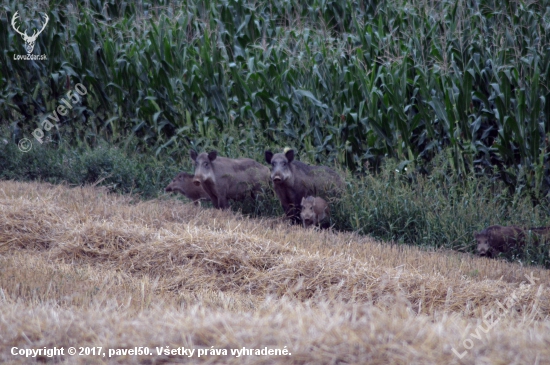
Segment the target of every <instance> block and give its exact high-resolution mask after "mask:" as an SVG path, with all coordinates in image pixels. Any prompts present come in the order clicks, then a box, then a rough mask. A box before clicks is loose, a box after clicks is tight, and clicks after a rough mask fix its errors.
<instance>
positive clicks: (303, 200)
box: [300, 197, 306, 205]
mask: <svg viewBox="0 0 550 365" xmlns="http://www.w3.org/2000/svg"><path fill="white" fill-rule="evenodd" d="M305 201H306V200H305V199H304V197H302V202H301V203H300V204H301V205H304V202H305Z"/></svg>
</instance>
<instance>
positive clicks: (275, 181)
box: [271, 174, 283, 184]
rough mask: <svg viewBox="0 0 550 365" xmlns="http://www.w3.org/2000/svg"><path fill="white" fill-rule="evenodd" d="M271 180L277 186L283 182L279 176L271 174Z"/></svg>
mask: <svg viewBox="0 0 550 365" xmlns="http://www.w3.org/2000/svg"><path fill="white" fill-rule="evenodd" d="M271 180H273V182H274V183H276V184H278V183H280V182H282V181H283V178H282V177H281V175H279V174H273V175H271Z"/></svg>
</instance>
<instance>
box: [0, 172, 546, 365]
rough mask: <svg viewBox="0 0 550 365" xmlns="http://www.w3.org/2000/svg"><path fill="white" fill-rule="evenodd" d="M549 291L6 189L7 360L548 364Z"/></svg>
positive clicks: (0, 356) (411, 261)
mask: <svg viewBox="0 0 550 365" xmlns="http://www.w3.org/2000/svg"><path fill="white" fill-rule="evenodd" d="M526 275H527V276H529V277H530V281H529V280H528V279H527V278H526ZM549 286H550V275H549V272H548V271H547V270H544V269H539V268H533V267H525V268H524V267H521V266H519V265H517V264H510V263H507V262H503V261H497V260H490V259H485V258H477V257H473V256H470V255H466V254H461V253H457V252H449V251H441V252H428V251H426V250H421V249H419V248H415V247H409V246H397V245H391V244H389V243H381V242H376V241H374V240H372V239H370V238H368V237H361V236H357V235H354V234H350V233H331V232H317V231H313V230H311V231H306V230H303V229H302V228H301V227H297V226H292V227H291V226H288V225H286V224H285V223H284V222H282V221H281V220H276V219H266V220H252V219H248V218H245V217H243V216H240V215H238V214H235V213H233V212H228V211H225V212H222V211H217V210H214V209H206V208H201V207H196V206H194V205H193V204H183V203H182V202H181V201H177V200H172V199H167V200H155V201H147V202H141V201H132V200H131V198H130V197H127V196H119V195H111V194H108V193H106V192H105V191H104V190H101V189H98V188H92V187H90V188H69V187H67V186H53V185H48V184H38V183H17V182H6V181H4V182H0V308H1V311H0V346H1V351H0V362H6V363H13V364H19V363H21V364H27V363H35V362H44V361H49V362H53V363H70V364H119V363H120V364H167V363H183V362H185V363H190V364H193V363H224V364H237V363H238V364H241V363H244V364H367V363H368V364H548V363H550V321H549V319H548V315H549V313H550V302H549V298H550V293H549V291H548V287H549ZM71 347H73V348H74V349H75V350H76V352H77V353H76V355H70V354H68V351H69V349H70V348H71ZM54 348H57V349H59V350H58V353H57V354H55V355H54V356H53V357H48V355H49V354H48V353H47V352H46V351H44V349H47V350H50V349H54ZM39 349H42V352H40V353H38V351H37V350H39ZM60 349H63V354H60V353H59V352H60V351H61V350H60ZM27 350H35V351H34V352H33V351H27ZM135 353H145V354H144V355H136V354H135ZM147 353H148V354H147ZM25 354H29V357H26V356H25ZM50 354H52V353H50ZM33 356H34V357H33Z"/></svg>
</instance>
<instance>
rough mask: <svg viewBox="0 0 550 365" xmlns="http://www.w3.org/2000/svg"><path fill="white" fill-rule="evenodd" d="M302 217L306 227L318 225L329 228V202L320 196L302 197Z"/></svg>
mask: <svg viewBox="0 0 550 365" xmlns="http://www.w3.org/2000/svg"><path fill="white" fill-rule="evenodd" d="M300 218H302V223H303V224H304V228H308V227H310V226H317V225H320V226H321V227H322V228H328V226H329V225H330V212H329V209H328V203H327V202H326V200H325V199H323V198H320V197H318V196H317V197H312V196H308V197H307V198H302V203H301V212H300Z"/></svg>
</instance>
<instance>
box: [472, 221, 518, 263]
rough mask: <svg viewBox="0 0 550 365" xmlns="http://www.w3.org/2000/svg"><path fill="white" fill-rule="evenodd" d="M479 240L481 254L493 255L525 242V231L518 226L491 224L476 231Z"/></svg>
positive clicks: (478, 245)
mask: <svg viewBox="0 0 550 365" xmlns="http://www.w3.org/2000/svg"><path fill="white" fill-rule="evenodd" d="M474 238H475V239H476V241H477V253H478V254H479V255H480V256H489V257H493V256H496V255H498V254H499V253H500V252H506V251H509V250H510V249H512V248H514V247H521V246H523V245H524V244H525V232H524V231H523V229H521V228H520V227H516V226H509V227H504V226H498V225H495V226H490V227H487V228H485V229H484V230H482V231H480V232H476V233H474Z"/></svg>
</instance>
